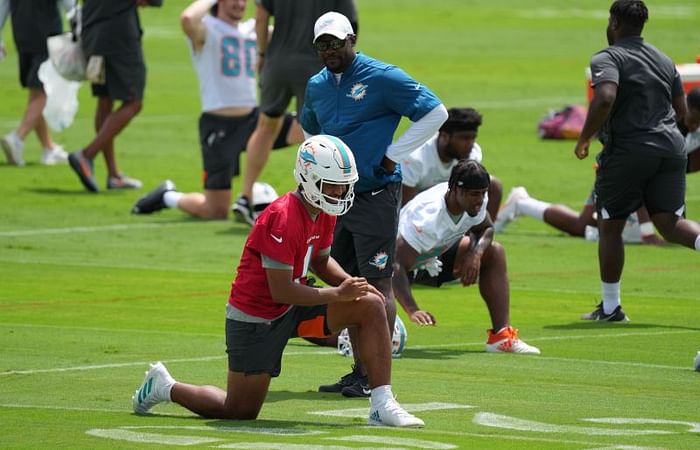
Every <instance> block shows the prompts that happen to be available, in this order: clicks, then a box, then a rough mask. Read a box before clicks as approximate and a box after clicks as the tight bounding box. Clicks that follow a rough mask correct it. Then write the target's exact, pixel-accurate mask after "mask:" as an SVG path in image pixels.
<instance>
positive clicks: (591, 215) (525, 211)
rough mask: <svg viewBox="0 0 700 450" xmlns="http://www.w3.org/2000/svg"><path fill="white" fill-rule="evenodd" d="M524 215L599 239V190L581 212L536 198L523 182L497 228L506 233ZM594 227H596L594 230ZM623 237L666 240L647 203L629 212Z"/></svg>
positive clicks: (638, 240) (512, 193) (500, 215)
mask: <svg viewBox="0 0 700 450" xmlns="http://www.w3.org/2000/svg"><path fill="white" fill-rule="evenodd" d="M521 216H529V217H532V218H533V219H537V220H541V221H543V222H544V223H546V224H548V225H551V226H552V227H554V228H556V229H557V230H561V231H563V232H565V233H568V234H570V235H571V236H578V237H585V238H586V239H589V240H597V239H598V233H597V230H598V228H597V227H598V222H597V220H596V213H595V192H593V191H591V194H590V195H589V196H588V198H587V199H586V202H585V203H584V205H583V209H582V210H581V212H576V211H574V210H573V209H571V208H569V207H568V206H566V205H563V204H552V203H548V202H545V201H542V200H538V199H536V198H532V197H530V194H529V193H528V192H527V190H526V189H525V188H524V187H523V186H516V187H514V188H513V189H512V190H511V191H510V194H508V199H507V200H506V202H505V203H504V205H503V207H502V208H501V209H500V211H499V212H498V217H497V219H496V221H495V223H494V229H495V230H496V232H498V233H502V232H503V231H504V230H505V228H506V226H507V225H508V224H509V223H510V222H512V221H513V220H515V219H517V218H518V217H521ZM590 227H593V228H594V229H595V230H591V229H590ZM622 239H623V241H624V242H626V243H635V244H637V243H642V244H649V245H662V244H664V240H663V239H661V238H660V237H659V236H658V235H657V234H656V232H655V231H654V224H653V223H652V222H651V219H650V218H649V213H648V212H647V210H646V208H645V207H643V206H642V207H641V208H639V209H638V210H637V211H636V212H633V213H632V214H630V215H629V216H628V218H627V221H626V223H625V228H624V230H623V232H622Z"/></svg>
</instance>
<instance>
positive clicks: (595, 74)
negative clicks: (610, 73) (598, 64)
mask: <svg viewBox="0 0 700 450" xmlns="http://www.w3.org/2000/svg"><path fill="white" fill-rule="evenodd" d="M601 75H603V71H602V70H601V71H600V72H596V73H594V74H593V76H594V77H596V78H598V77H599V76H601Z"/></svg>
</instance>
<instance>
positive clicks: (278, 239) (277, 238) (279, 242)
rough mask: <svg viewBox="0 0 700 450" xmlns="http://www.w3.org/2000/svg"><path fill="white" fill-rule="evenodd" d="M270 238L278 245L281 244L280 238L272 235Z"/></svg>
mask: <svg viewBox="0 0 700 450" xmlns="http://www.w3.org/2000/svg"><path fill="white" fill-rule="evenodd" d="M270 236H271V237H272V239H274V240H275V242H277V243H278V244H281V243H282V236H275V235H274V234H272V233H270Z"/></svg>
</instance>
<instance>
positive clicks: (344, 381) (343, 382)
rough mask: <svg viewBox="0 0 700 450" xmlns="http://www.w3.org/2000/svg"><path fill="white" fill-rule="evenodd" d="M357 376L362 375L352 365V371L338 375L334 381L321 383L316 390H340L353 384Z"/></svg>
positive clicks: (360, 376)
mask: <svg viewBox="0 0 700 450" xmlns="http://www.w3.org/2000/svg"><path fill="white" fill-rule="evenodd" d="M358 378H362V375H361V374H360V371H359V370H357V369H355V366H352V372H350V373H348V374H346V375H343V376H342V377H340V380H338V381H337V382H336V383H333V384H322V385H321V386H319V387H318V392H342V391H343V389H344V388H346V387H348V386H352V385H354V384H355V382H356V381H357V380H358Z"/></svg>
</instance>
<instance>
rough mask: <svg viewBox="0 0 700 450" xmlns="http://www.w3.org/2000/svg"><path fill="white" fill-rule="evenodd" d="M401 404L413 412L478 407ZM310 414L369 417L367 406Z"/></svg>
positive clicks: (439, 403)
mask: <svg viewBox="0 0 700 450" xmlns="http://www.w3.org/2000/svg"><path fill="white" fill-rule="evenodd" d="M401 406H403V407H404V409H406V410H408V411H411V412H420V411H437V410H441V409H471V408H476V406H471V405H460V404H458V403H441V402H431V403H402V404H401ZM308 414H314V415H317V416H333V417H358V418H363V417H367V408H366V407H365V408H345V409H330V410H324V411H309V412H308Z"/></svg>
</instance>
